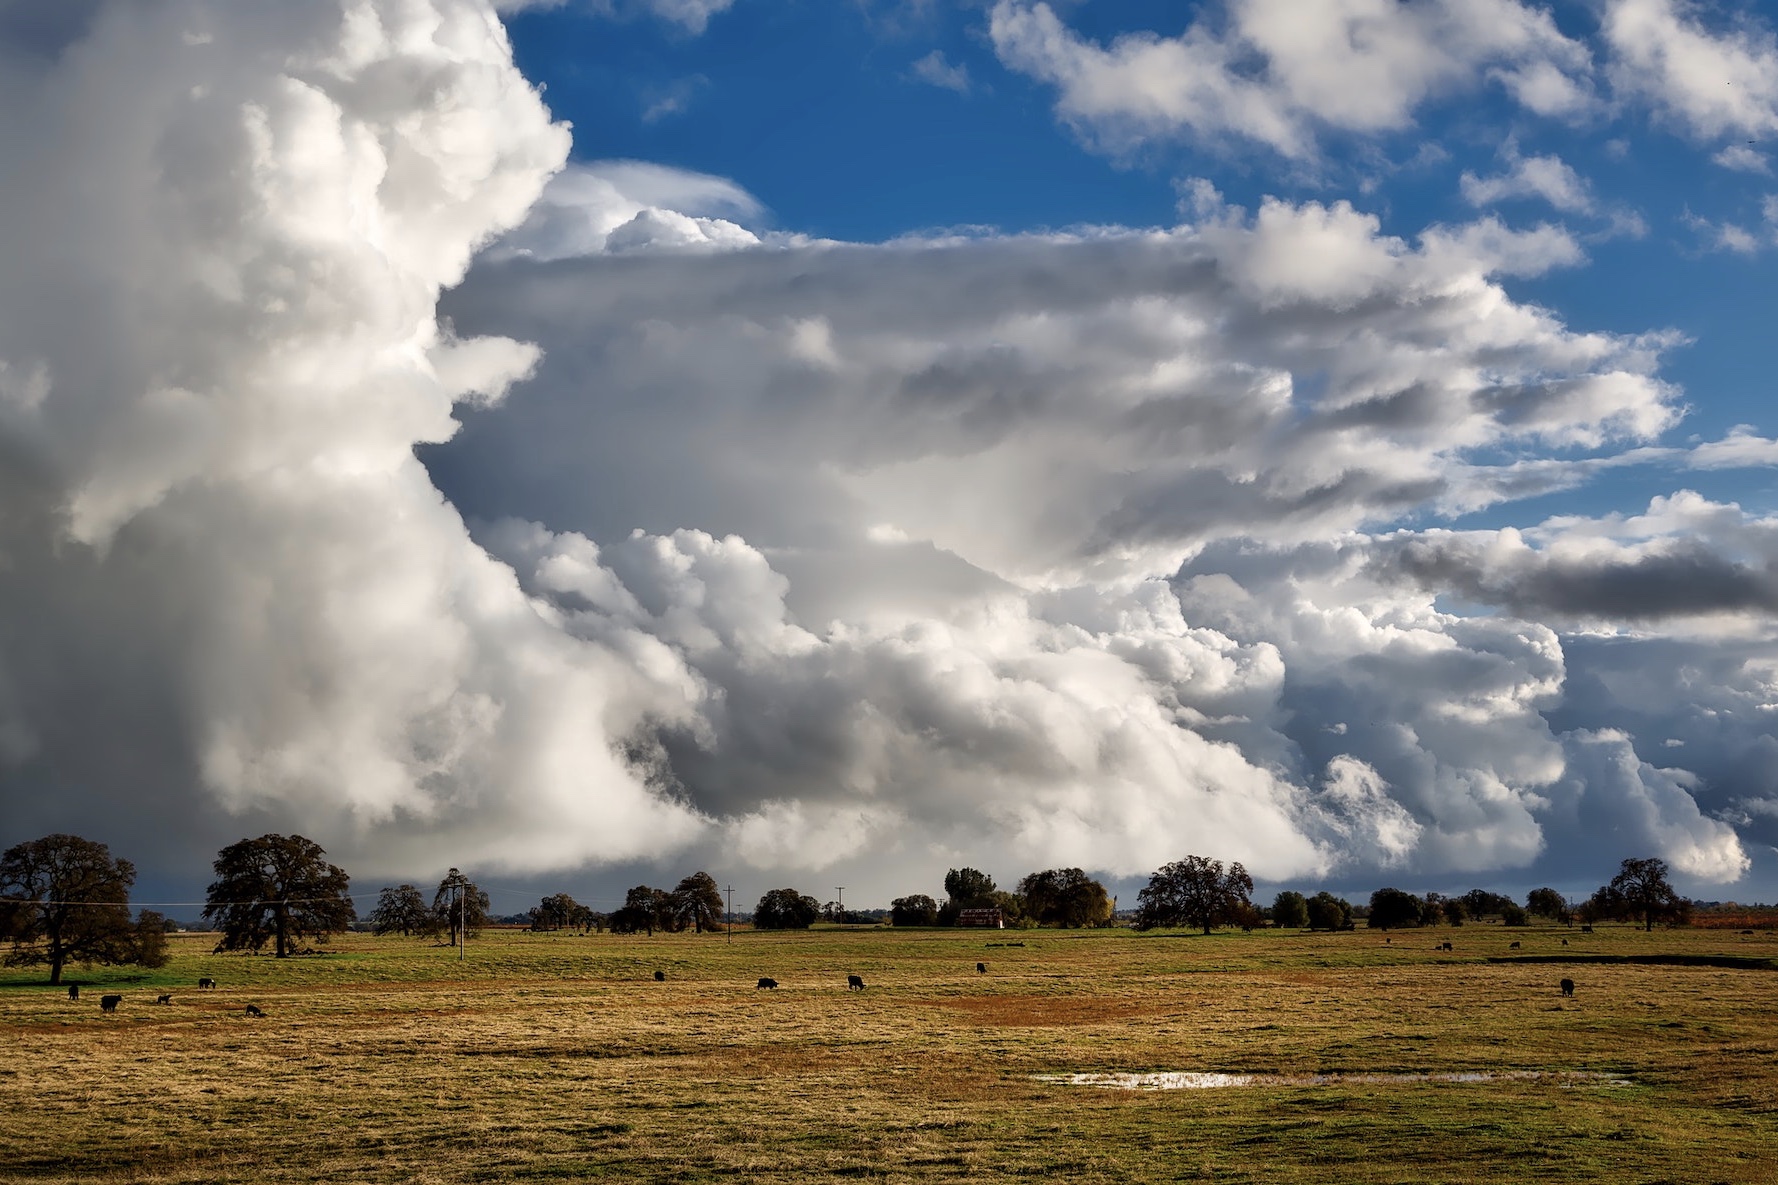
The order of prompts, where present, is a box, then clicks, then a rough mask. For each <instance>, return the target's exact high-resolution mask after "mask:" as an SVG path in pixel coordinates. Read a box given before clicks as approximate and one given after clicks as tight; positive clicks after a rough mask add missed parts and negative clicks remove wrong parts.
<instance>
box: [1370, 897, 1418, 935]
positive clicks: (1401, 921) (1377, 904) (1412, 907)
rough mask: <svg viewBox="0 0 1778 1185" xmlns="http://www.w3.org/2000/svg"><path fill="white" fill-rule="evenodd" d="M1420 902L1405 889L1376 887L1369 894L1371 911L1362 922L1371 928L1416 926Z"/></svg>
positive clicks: (1392, 928)
mask: <svg viewBox="0 0 1778 1185" xmlns="http://www.w3.org/2000/svg"><path fill="white" fill-rule="evenodd" d="M1420 904H1421V902H1420V899H1419V898H1418V897H1416V896H1414V895H1413V894H1412V893H1410V892H1408V891H1407V890H1405V889H1378V890H1377V891H1376V892H1375V893H1372V894H1371V912H1370V916H1369V917H1367V918H1365V920H1364V924H1365V925H1367V926H1369V927H1370V928H1371V929H1373V930H1398V929H1400V928H1401V927H1403V926H1418V925H1419V924H1420Z"/></svg>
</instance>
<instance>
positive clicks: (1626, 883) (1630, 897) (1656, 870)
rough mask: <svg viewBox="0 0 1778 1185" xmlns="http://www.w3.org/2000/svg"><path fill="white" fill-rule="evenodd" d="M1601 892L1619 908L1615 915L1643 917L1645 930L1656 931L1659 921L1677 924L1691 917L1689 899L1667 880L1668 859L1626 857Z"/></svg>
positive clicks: (1632, 918) (1632, 917)
mask: <svg viewBox="0 0 1778 1185" xmlns="http://www.w3.org/2000/svg"><path fill="white" fill-rule="evenodd" d="M1602 891H1604V892H1605V893H1606V894H1607V895H1608V899H1609V900H1610V901H1611V902H1612V903H1613V904H1614V905H1615V907H1616V911H1615V914H1614V916H1619V917H1628V918H1629V919H1630V920H1631V921H1635V920H1636V919H1637V918H1639V917H1640V918H1641V919H1642V928H1643V929H1644V930H1653V929H1654V928H1655V922H1657V921H1665V922H1668V923H1672V924H1677V923H1679V922H1680V921H1682V920H1689V918H1690V913H1691V910H1690V908H1689V907H1690V902H1688V901H1686V899H1685V898H1683V897H1681V896H1680V895H1679V893H1678V892H1677V891H1676V890H1675V889H1674V888H1673V885H1672V883H1671V882H1670V881H1668V879H1667V862H1666V861H1665V860H1657V859H1654V858H1653V857H1650V858H1649V859H1646V860H1635V859H1631V860H1625V861H1624V862H1623V864H1622V865H1621V866H1620V867H1619V868H1618V873H1617V875H1616V876H1614V877H1612V878H1611V883H1610V884H1608V885H1606V886H1604V889H1603V890H1602Z"/></svg>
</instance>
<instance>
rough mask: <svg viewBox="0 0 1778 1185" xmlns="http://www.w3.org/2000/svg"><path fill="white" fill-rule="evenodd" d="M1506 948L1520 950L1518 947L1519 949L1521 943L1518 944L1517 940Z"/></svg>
mask: <svg viewBox="0 0 1778 1185" xmlns="http://www.w3.org/2000/svg"><path fill="white" fill-rule="evenodd" d="M1506 949H1507V950H1518V949H1519V944H1518V943H1516V942H1515V943H1513V944H1512V945H1511V946H1509V947H1507V948H1506Z"/></svg>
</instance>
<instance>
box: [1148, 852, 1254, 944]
mask: <svg viewBox="0 0 1778 1185" xmlns="http://www.w3.org/2000/svg"><path fill="white" fill-rule="evenodd" d="M1252 898H1253V878H1252V877H1251V876H1248V875H1247V869H1246V868H1244V867H1242V866H1241V864H1240V862H1239V861H1236V862H1235V863H1233V864H1230V865H1229V866H1228V867H1227V868H1224V867H1223V864H1222V861H1221V860H1212V859H1211V858H1210V857H1208V856H1187V857H1186V858H1185V859H1183V860H1175V861H1173V863H1171V864H1166V865H1163V866H1162V867H1161V868H1160V870H1159V871H1158V872H1156V873H1155V874H1154V875H1153V876H1151V877H1149V878H1148V887H1147V888H1145V889H1143V890H1142V892H1141V893H1139V894H1137V903H1138V904H1137V910H1136V928H1137V929H1139V930H1149V929H1153V928H1154V927H1156V926H1201V927H1203V930H1204V933H1206V934H1208V933H1210V931H1211V930H1212V929H1214V928H1215V927H1217V926H1220V925H1223V924H1225V923H1230V922H1236V921H1237V919H1238V918H1239V917H1241V916H1242V913H1243V911H1242V910H1241V908H1240V907H1242V906H1247V907H1251V906H1252V905H1253V900H1252Z"/></svg>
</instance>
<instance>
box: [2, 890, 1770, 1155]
mask: <svg viewBox="0 0 1778 1185" xmlns="http://www.w3.org/2000/svg"><path fill="white" fill-rule="evenodd" d="M1390 937H1391V939H1392V941H1391V942H1389V943H1385V942H1384V939H1383V936H1382V935H1379V934H1377V933H1375V932H1366V931H1359V932H1357V933H1352V934H1340V935H1327V934H1321V935H1307V934H1303V935H1298V934H1292V933H1285V934H1263V933H1256V934H1241V933H1238V932H1233V933H1218V934H1215V935H1212V936H1209V937H1205V936H1201V935H1190V934H1176V933H1157V934H1148V935H1138V934H1134V933H1131V932H1129V931H1095V932H1063V931H1005V932H983V931H967V932H957V931H937V930H930V931H911V932H910V931H892V930H887V929H847V930H838V929H826V930H821V929H818V930H814V931H810V932H807V933H778V934H773V933H737V934H736V935H735V936H734V941H733V944H732V945H731V944H729V943H728V942H726V941H725V940H724V939H723V937H722V936H720V935H719V936H714V937H713V936H709V935H706V936H703V937H697V936H693V935H661V936H656V937H653V938H647V937H615V936H610V935H595V936H591V937H584V938H582V937H570V936H548V935H529V934H520V933H496V934H492V935H490V936H487V937H485V938H483V939H482V940H480V941H478V942H473V943H471V944H470V947H469V952H468V961H467V962H465V963H459V962H458V961H457V954H456V951H455V950H448V949H445V948H442V947H435V946H431V945H429V944H427V943H424V942H421V941H417V940H411V939H399V938H384V939H375V938H370V937H368V936H358V935H353V936H348V937H346V938H344V939H341V940H337V941H336V942H335V943H334V944H333V945H332V946H331V947H330V948H328V950H327V953H326V954H324V955H320V956H317V957H310V958H303V959H290V960H283V961H278V960H274V959H271V958H269V957H260V958H252V957H243V956H238V955H226V956H224V955H212V954H210V953H209V950H208V947H209V942H208V940H207V939H206V938H205V937H204V936H201V935H188V936H180V937H178V938H176V939H175V941H174V944H173V949H174V959H173V962H172V963H171V965H169V966H168V967H166V968H164V969H162V970H160V971H156V972H153V973H148V974H138V973H135V972H134V971H132V969H128V968H120V969H116V970H115V971H107V970H104V969H95V970H92V971H85V972H82V971H78V970H77V971H76V972H75V973H74V976H73V977H74V978H75V979H78V980H79V981H80V982H81V983H82V985H83V987H82V995H81V999H80V1001H79V1002H78V1003H73V1002H70V1001H69V1000H68V999H67V996H66V993H65V992H64V991H63V990H61V989H52V988H49V987H47V986H44V983H43V976H42V972H41V970H36V971H18V970H14V971H7V972H5V973H4V976H3V977H0V1040H3V1041H4V1049H5V1050H6V1053H5V1054H4V1060H3V1061H0V1104H3V1105H0V1162H3V1163H0V1181H3V1182H14V1181H32V1182H83V1183H85V1182H126V1181H127V1182H219V1181H242V1182H246V1181H254V1182H258V1181H274V1182H306V1181H329V1182H349V1181H392V1182H393V1181H403V1182H406V1181H416V1182H470V1181H490V1182H493V1181H572V1180H580V1179H598V1178H603V1179H610V1180H614V1181H656V1180H659V1181H667V1180H672V1181H698V1180H713V1179H719V1178H722V1179H731V1178H736V1177H740V1178H744V1179H747V1180H756V1181H783V1182H793V1181H794V1182H801V1181H820V1180H847V1181H850V1180H858V1179H864V1180H879V1181H916V1180H918V1181H965V1180H967V1181H983V1180H996V1179H1012V1178H1022V1179H1030V1180H1049V1179H1057V1180H1071V1181H1104V1182H1132V1181H1193V1180H1216V1181H1268V1182H1270V1181H1285V1182H1351V1181H1441V1182H1446V1181H1526V1180H1532V1181H1611V1182H1634V1181H1642V1182H1652V1181H1675V1182H1710V1181H1737V1182H1740V1181H1746V1182H1770V1181H1773V1180H1778V972H1775V971H1773V970H1770V969H1761V964H1763V963H1765V961H1767V960H1778V937H1773V936H1771V935H1770V934H1767V933H1764V932H1759V933H1756V934H1753V935H1742V934H1737V933H1734V932H1724V931H1697V930H1691V931H1658V930H1657V931H1656V932H1654V933H1652V934H1644V933H1641V932H1638V931H1634V930H1631V929H1629V928H1627V927H1626V928H1619V927H1609V928H1601V930H1600V932H1598V933H1596V934H1589V935H1583V934H1580V933H1579V932H1578V931H1568V930H1557V929H1530V930H1504V929H1502V928H1500V927H1497V926H1483V925H1475V924H1471V925H1468V926H1465V927H1462V928H1459V929H1440V930H1436V931H1430V930H1429V931H1406V932H1397V933H1395V934H1393V935H1391V936H1390ZM1564 939H1566V940H1567V942H1568V945H1566V946H1564V945H1562V943H1563V940H1564ZM1444 940H1449V941H1450V942H1452V943H1453V945H1454V947H1455V949H1454V950H1453V951H1452V952H1449V953H1445V952H1440V951H1435V950H1434V949H1433V946H1434V943H1435V942H1438V941H1444ZM1512 941H1519V942H1521V943H1522V949H1521V950H1511V949H1509V943H1510V942H1512ZM1006 943H1011V944H1019V943H1022V944H1023V945H1001V944H1006ZM1649 955H1660V956H1668V955H1672V956H1685V957H1691V958H1699V957H1704V956H1730V957H1734V958H1736V959H1742V960H1745V965H1742V966H1710V965H1663V964H1646V963H1630V962H1576V963H1573V964H1556V963H1550V962H1535V961H1529V960H1535V959H1540V958H1553V957H1569V958H1576V959H1586V958H1594V957H1601V956H1604V957H1610V956H1634V957H1641V956H1649ZM978 960H979V961H984V962H986V963H987V965H988V972H987V974H978V973H977V972H976V963H977V961H978ZM1765 965H1766V966H1770V965H1771V964H1769V963H1765ZM656 970H661V971H663V972H665V973H666V976H667V978H666V981H665V982H661V983H657V982H655V981H654V979H653V973H654V972H655V971H656ZM848 973H852V974H858V975H861V976H863V977H864V979H865V981H866V983H867V984H868V985H869V986H868V988H867V989H866V990H865V991H863V992H848V991H847V990H846V976H847V974H848ZM201 975H208V976H213V977H215V978H216V979H217V980H218V981H219V984H220V986H219V987H218V988H217V990H215V991H205V992H199V991H197V990H195V984H196V983H197V979H198V977H199V976H201ZM761 975H770V976H773V977H775V978H776V979H777V980H778V981H779V982H780V984H781V985H782V986H781V987H780V988H779V989H778V990H777V991H775V992H774V991H760V990H756V989H755V987H754V981H755V979H756V978H757V977H758V976H761ZM1563 976H1569V977H1571V978H1573V979H1574V980H1575V981H1576V983H1577V985H1578V988H1577V990H1576V992H1575V995H1574V996H1573V997H1572V998H1565V997H1563V996H1562V995H1561V994H1560V992H1559V991H1558V989H1557V983H1558V981H1559V980H1560V979H1561V978H1562V977H1563ZM102 990H110V991H116V992H121V993H122V994H123V996H124V1002H123V1004H122V1005H121V1006H120V1007H119V1009H118V1011H117V1012H116V1013H115V1014H114V1015H104V1014H102V1013H101V1012H100V1010H99V1003H98V996H99V994H100V993H101V991H102ZM166 991H171V992H172V993H173V1002H172V1003H171V1004H170V1005H166V1006H159V1005H156V1004H155V1003H154V998H155V996H156V994H158V993H160V992H166ZM248 1003H254V1004H257V1005H258V1006H259V1007H260V1008H261V1009H263V1010H264V1011H265V1013H266V1015H265V1017H264V1019H260V1020H254V1019H251V1018H248V1017H246V1016H245V1015H244V1013H243V1009H244V1007H245V1006H246V1005H247V1004H248ZM1120 1071H1135V1072H1155V1071H1193V1072H1222V1073H1249V1074H1268V1075H1284V1076H1294V1075H1314V1074H1321V1075H1335V1076H1336V1077H1334V1078H1332V1079H1329V1080H1323V1081H1319V1082H1312V1083H1306V1084H1290V1083H1276V1082H1273V1083H1265V1084H1258V1085H1250V1086H1245V1087H1239V1086H1237V1087H1226V1088H1221V1089H1211V1090H1131V1089H1107V1088H1103V1087H1091V1086H1076V1085H1069V1084H1067V1083H1065V1082H1058V1081H1051V1080H1045V1079H1044V1078H1043V1077H1042V1076H1045V1075H1058V1074H1073V1073H1093V1072H1120ZM1450 1072H1500V1073H1512V1072H1537V1073H1540V1074H1546V1075H1549V1074H1552V1073H1554V1072H1583V1073H1598V1074H1601V1075H1604V1076H1605V1077H1602V1078H1599V1079H1589V1078H1573V1077H1570V1078H1561V1077H1553V1076H1546V1077H1499V1078H1491V1079H1484V1080H1481V1081H1462V1082H1454V1081H1403V1080H1393V1081H1364V1080H1361V1079H1357V1078H1341V1077H1338V1076H1341V1075H1366V1074H1372V1075H1374V1074H1402V1075H1412V1074H1421V1073H1431V1074H1439V1073H1450Z"/></svg>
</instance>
